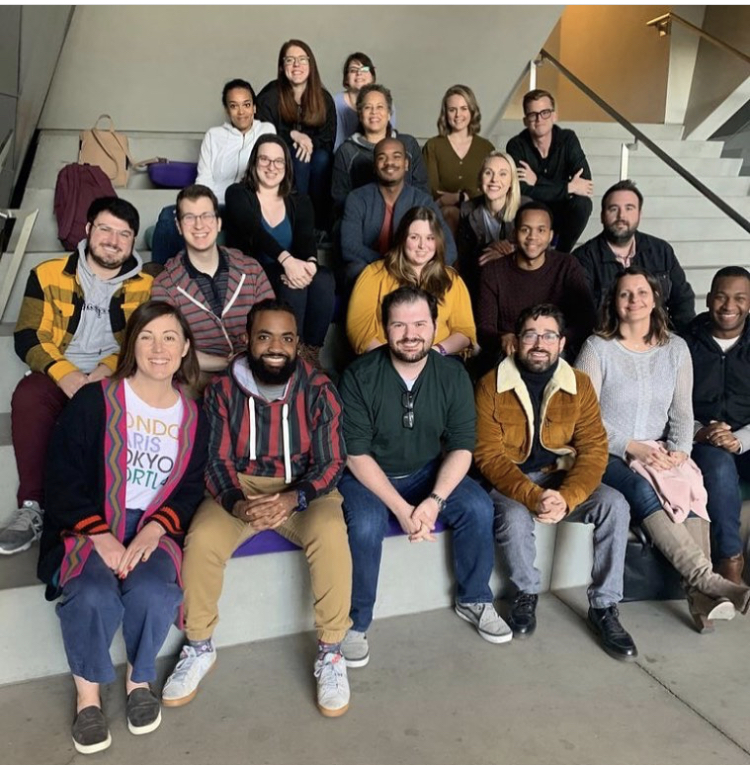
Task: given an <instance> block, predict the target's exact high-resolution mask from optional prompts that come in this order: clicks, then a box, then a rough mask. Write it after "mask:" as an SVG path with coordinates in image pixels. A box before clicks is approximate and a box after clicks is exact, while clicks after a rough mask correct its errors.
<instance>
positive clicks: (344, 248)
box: [341, 138, 456, 287]
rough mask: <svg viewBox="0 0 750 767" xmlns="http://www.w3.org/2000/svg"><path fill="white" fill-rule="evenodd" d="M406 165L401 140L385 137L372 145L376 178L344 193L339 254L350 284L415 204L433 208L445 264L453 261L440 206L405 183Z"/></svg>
mask: <svg viewBox="0 0 750 767" xmlns="http://www.w3.org/2000/svg"><path fill="white" fill-rule="evenodd" d="M408 168H409V158H408V157H407V154H406V149H405V147H404V144H403V142H402V141H401V140H400V139H397V138H385V139H383V140H382V141H379V142H378V143H377V144H376V145H375V176H376V177H377V181H376V182H375V183H372V184H365V186H361V187H359V189H355V190H354V191H353V192H350V193H349V194H348V195H347V198H346V204H345V207H344V219H343V221H342V223H341V257H342V259H343V261H344V272H345V275H344V276H345V281H346V284H347V285H348V286H350V287H351V286H353V285H354V282H355V281H356V279H357V277H359V274H360V272H361V271H362V270H363V269H364V268H365V267H366V266H367V265H368V264H371V263H372V262H373V261H377V260H378V259H380V258H382V257H383V256H384V255H385V254H386V253H387V252H388V250H389V248H390V247H391V243H392V241H393V233H394V232H395V231H396V228H397V227H398V225H399V222H400V221H401V219H402V218H403V217H404V213H406V211H408V210H411V208H414V207H418V206H422V207H427V208H431V209H432V210H433V211H434V213H435V215H436V216H437V218H438V220H439V221H440V225H441V226H442V227H443V233H444V235H445V248H446V252H445V260H446V262H447V263H448V264H453V263H454V262H455V261H456V243H455V242H454V240H453V234H452V232H451V230H450V228H449V227H448V225H447V224H446V223H445V221H444V220H443V215H442V213H441V212H440V208H438V206H437V205H436V204H435V202H434V200H433V199H432V197H431V196H430V195H429V194H427V193H426V192H423V191H422V190H421V189H418V188H417V187H415V186H409V185H407V183H406V171H407V170H408Z"/></svg>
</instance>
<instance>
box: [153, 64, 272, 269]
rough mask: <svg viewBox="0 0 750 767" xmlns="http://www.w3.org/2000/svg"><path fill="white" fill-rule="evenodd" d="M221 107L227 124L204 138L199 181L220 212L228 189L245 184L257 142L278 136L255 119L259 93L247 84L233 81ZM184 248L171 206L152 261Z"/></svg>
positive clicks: (164, 211) (155, 240)
mask: <svg viewBox="0 0 750 767" xmlns="http://www.w3.org/2000/svg"><path fill="white" fill-rule="evenodd" d="M221 103H222V104H223V105H224V110H225V111H226V113H227V121H226V122H225V123H224V124H223V125H218V126H216V127H215V128H209V129H208V132H207V133H206V135H205V136H204V137H203V143H202V144H201V151H200V157H199V158H198V178H197V179H196V183H197V184H203V185H204V186H207V187H208V188H209V189H211V191H212V192H213V193H214V194H215V195H216V197H217V198H218V200H219V205H220V206H221V207H220V210H222V209H223V205H224V193H225V192H226V190H227V187H228V186H230V185H231V184H235V183H237V182H238V181H241V180H242V177H243V176H244V174H245V169H246V168H247V162H248V160H249V159H250V153H251V152H252V151H253V147H254V146H255V142H256V141H257V140H258V139H259V138H260V137H261V136H262V135H264V134H266V133H276V128H275V127H274V126H273V124H272V123H269V122H261V121H260V120H256V119H255V91H254V90H253V86H252V85H250V83H249V82H247V80H241V79H239V78H237V79H234V80H230V81H229V82H228V83H227V84H226V85H225V86H224V89H223V90H222V93H221ZM184 247H185V243H184V240H183V239H182V237H181V236H180V233H179V232H178V231H177V226H176V223H175V206H174V205H169V206H167V207H166V208H163V209H162V211H161V213H160V214H159V220H158V221H157V223H156V227H155V229H154V236H153V241H152V246H151V260H152V261H154V262H156V263H158V264H164V263H166V262H167V261H168V260H169V259H170V258H172V256H174V255H176V254H177V253H179V251H180V250H182V249H183V248H184Z"/></svg>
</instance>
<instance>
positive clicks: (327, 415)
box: [297, 381, 346, 500]
mask: <svg viewBox="0 0 750 767" xmlns="http://www.w3.org/2000/svg"><path fill="white" fill-rule="evenodd" d="M341 412H342V408H341V399H340V398H339V395H338V392H337V391H336V389H335V388H334V387H333V384H332V383H330V381H328V382H326V383H323V384H322V385H320V386H319V387H318V391H317V396H316V398H315V401H314V402H313V407H312V419H311V421H312V433H311V435H310V462H309V466H310V468H309V470H308V472H307V473H306V474H305V475H304V476H303V477H302V478H301V479H300V481H299V483H298V485H297V486H298V487H299V489H300V490H304V492H305V495H306V496H307V499H308V500H311V499H313V498H315V497H317V496H319V495H325V494H326V493H330V492H331V491H332V490H333V489H334V488H335V487H336V485H337V484H338V481H339V479H340V477H341V473H342V472H343V470H344V465H345V463H346V447H345V445H344V437H343V429H342V421H341Z"/></svg>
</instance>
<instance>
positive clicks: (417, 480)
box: [339, 461, 495, 631]
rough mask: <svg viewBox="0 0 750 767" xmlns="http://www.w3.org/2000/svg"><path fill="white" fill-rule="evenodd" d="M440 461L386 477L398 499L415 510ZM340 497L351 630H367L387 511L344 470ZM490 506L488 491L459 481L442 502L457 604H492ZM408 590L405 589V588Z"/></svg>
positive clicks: (492, 552)
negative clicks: (346, 540)
mask: <svg viewBox="0 0 750 767" xmlns="http://www.w3.org/2000/svg"><path fill="white" fill-rule="evenodd" d="M439 468H440V461H432V462H430V463H428V464H427V465H426V466H424V467H423V468H421V469H420V470H419V471H416V472H414V473H413V474H410V475H409V476H408V477H404V478H402V479H394V478H391V484H392V485H393V486H394V487H395V488H396V490H397V491H398V492H399V494H400V495H401V497H402V498H403V499H404V500H405V501H407V502H408V503H410V504H412V505H413V506H416V505H417V504H419V503H421V502H422V501H423V500H424V499H425V498H427V496H428V495H429V494H430V493H431V492H432V489H433V487H434V485H435V478H436V477H437V472H438V469H439ZM339 492H340V493H341V494H342V495H343V496H344V518H345V519H346V525H347V528H348V530H349V548H350V549H351V552H352V565H353V568H354V573H353V579H352V610H351V613H350V617H351V619H352V622H353V625H352V628H353V629H354V630H355V631H366V630H367V628H368V627H369V625H370V623H372V611H373V608H374V606H375V599H376V597H377V590H378V575H379V573H380V558H381V555H382V552H383V538H384V537H385V533H386V529H387V526H388V514H389V513H390V512H389V510H388V507H387V506H386V505H385V504H384V503H383V502H382V501H381V500H380V499H379V498H378V497H377V496H376V495H375V494H374V493H372V492H370V491H369V490H368V489H367V488H366V487H365V486H364V485H363V484H361V483H360V482H359V481H358V480H357V479H356V478H355V477H354V475H353V474H352V473H351V472H349V471H345V472H344V476H343V477H342V478H341V481H340V482H339ZM492 512H493V509H492V502H491V501H490V498H489V496H488V495H487V493H486V492H485V491H484V490H483V489H482V488H481V487H480V486H479V485H478V484H477V483H476V482H474V480H472V479H469V477H464V478H463V479H462V480H461V482H460V483H459V484H458V487H456V489H455V490H454V491H453V492H452V493H451V494H450V496H448V498H447V499H446V505H445V509H444V510H443V511H442V512H441V513H440V515H439V519H440V521H441V522H443V523H444V524H445V525H447V526H448V527H450V528H452V529H453V566H454V570H455V574H456V583H457V598H458V601H459V602H465V603H471V602H491V601H492V591H491V590H490V586H489V580H490V575H491V574H492V568H493V567H494V564H495V552H494V543H493V540H492ZM405 587H407V586H405Z"/></svg>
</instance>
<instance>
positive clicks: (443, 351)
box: [435, 344, 448, 357]
mask: <svg viewBox="0 0 750 767" xmlns="http://www.w3.org/2000/svg"><path fill="white" fill-rule="evenodd" d="M435 346H437V350H438V351H439V352H440V354H441V355H442V356H443V357H445V355H446V354H448V352H447V351H446V350H445V347H444V346H443V345H442V344H435Z"/></svg>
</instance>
